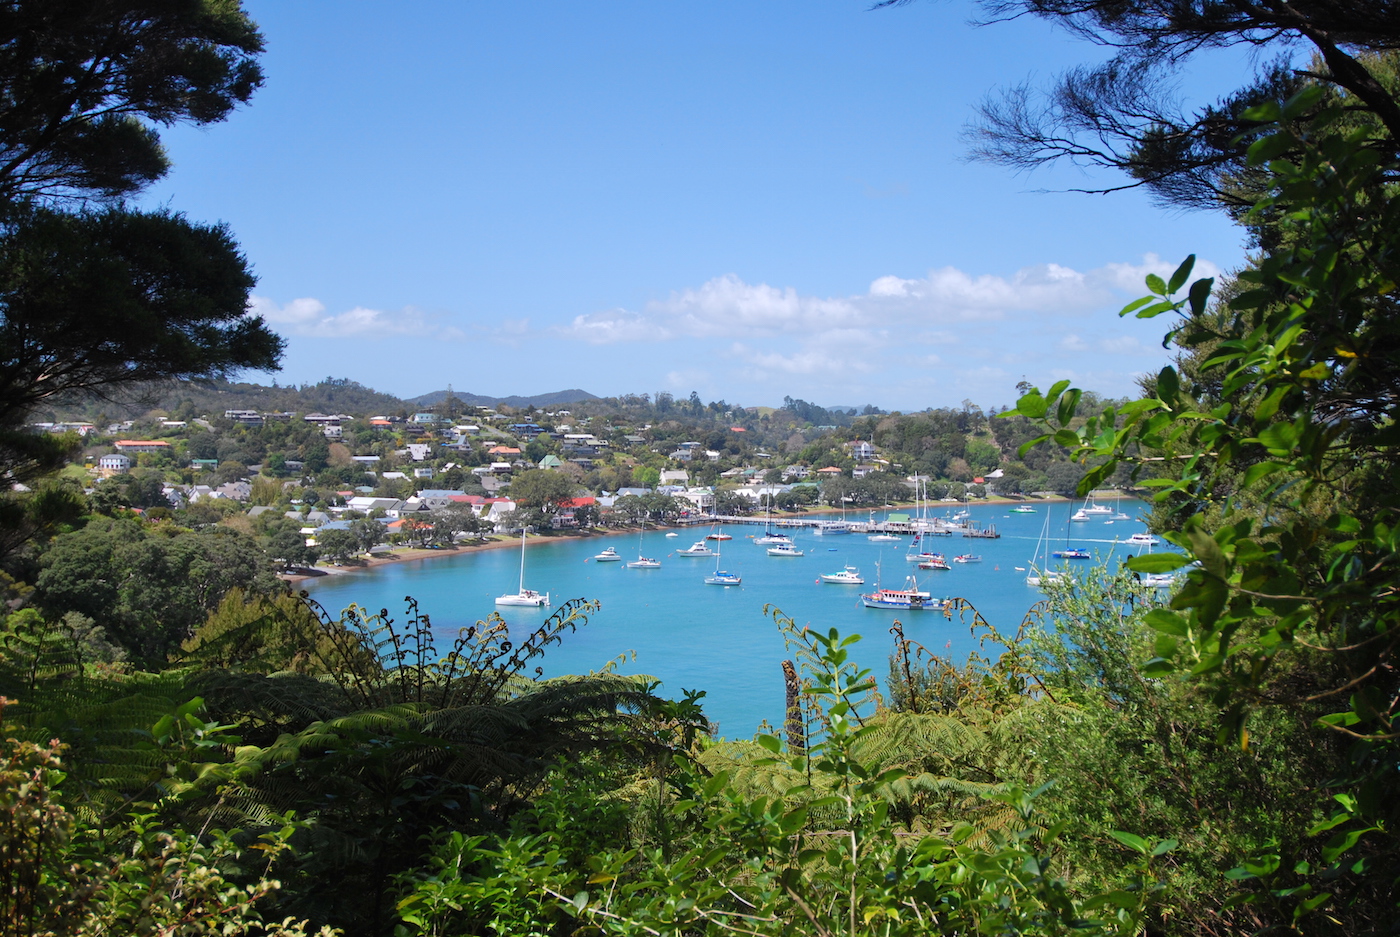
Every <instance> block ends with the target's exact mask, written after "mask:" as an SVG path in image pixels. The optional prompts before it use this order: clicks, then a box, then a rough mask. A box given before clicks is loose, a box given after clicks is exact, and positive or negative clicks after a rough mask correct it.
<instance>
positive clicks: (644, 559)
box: [627, 527, 661, 569]
mask: <svg viewBox="0 0 1400 937" xmlns="http://www.w3.org/2000/svg"><path fill="white" fill-rule="evenodd" d="M644 533H646V527H643V528H642V529H641V530H639V531H637V558H636V559H635V560H633V561H632V562H630V563H628V564H627V568H628V569H660V568H661V561H660V560H654V559H652V558H651V557H649V556H644V555H643V554H642V535H643V534H644Z"/></svg>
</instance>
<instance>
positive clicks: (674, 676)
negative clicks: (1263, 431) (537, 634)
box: [307, 500, 1145, 738]
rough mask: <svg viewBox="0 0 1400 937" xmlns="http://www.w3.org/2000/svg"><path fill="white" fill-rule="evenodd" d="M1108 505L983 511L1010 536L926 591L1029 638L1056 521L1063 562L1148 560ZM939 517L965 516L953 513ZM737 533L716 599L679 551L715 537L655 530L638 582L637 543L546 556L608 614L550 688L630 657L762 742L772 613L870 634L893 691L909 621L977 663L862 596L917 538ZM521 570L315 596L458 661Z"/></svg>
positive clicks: (984, 545) (923, 581)
mask: <svg viewBox="0 0 1400 937" xmlns="http://www.w3.org/2000/svg"><path fill="white" fill-rule="evenodd" d="M1104 503H1105V504H1108V505H1115V504H1116V505H1117V506H1118V509H1119V510H1120V511H1122V512H1123V513H1126V514H1128V515H1130V516H1131V518H1132V519H1131V520H1117V521H1114V522H1113V523H1111V524H1106V523H1105V522H1104V521H1103V520H1102V519H1095V520H1092V521H1089V522H1087V523H1074V524H1072V525H1071V524H1070V523H1069V516H1070V514H1071V513H1072V512H1073V510H1074V508H1075V507H1076V505H1071V504H1067V503H1061V504H1043V503H1042V504H1036V505H1034V507H1035V509H1036V513H1035V514H1011V513H1008V512H1007V508H1008V507H1009V505H974V506H972V507H971V509H970V510H971V512H972V518H973V520H974V521H976V522H977V523H978V524H980V525H981V526H983V527H986V526H988V525H995V526H996V528H997V530H998V531H1000V533H1001V538H1000V539H997V540H980V539H978V540H974V539H966V538H963V537H960V536H954V537H937V538H932V539H931V540H930V541H929V543H930V544H932V546H931V547H930V549H932V550H935V551H938V552H941V553H944V554H946V555H947V557H948V559H949V560H950V565H951V566H952V567H953V568H952V569H951V570H950V571H947V572H939V571H928V572H923V573H921V574H920V575H919V579H918V582H919V585H920V587H921V588H924V589H927V590H929V591H930V592H932V593H933V594H934V595H935V596H960V597H962V598H965V599H967V600H969V601H970V602H971V603H972V604H973V605H975V606H976V607H977V609H978V610H979V611H980V612H981V613H982V615H983V616H984V617H985V618H987V620H988V621H990V622H992V623H993V624H994V625H996V626H997V627H998V628H999V629H1001V630H1003V631H1007V632H1010V631H1014V630H1015V627H1016V625H1017V624H1018V623H1019V622H1020V621H1021V619H1022V618H1023V617H1024V616H1025V614H1026V611H1027V610H1028V609H1029V608H1030V607H1031V605H1033V604H1034V603H1035V602H1036V601H1037V600H1038V599H1039V597H1040V593H1039V591H1038V590H1036V589H1032V588H1030V587H1028V586H1026V584H1025V581H1024V577H1025V573H1024V572H1020V571H1018V570H1017V569H1016V567H1018V566H1020V567H1022V568H1024V567H1025V566H1026V565H1027V563H1028V561H1029V560H1030V559H1031V557H1032V555H1033V554H1034V552H1035V549H1036V545H1037V541H1038V539H1039V538H1040V535H1041V530H1042V527H1043V525H1045V522H1046V514H1047V512H1048V514H1049V530H1050V534H1049V540H1050V544H1051V547H1052V548H1058V547H1061V546H1064V545H1070V546H1083V547H1084V548H1086V549H1088V550H1089V551H1090V552H1092V553H1095V554H1096V555H1097V556H1098V557H1099V558H1100V559H1102V558H1104V557H1113V558H1118V559H1121V558H1123V557H1126V556H1128V555H1131V554H1133V553H1136V552H1138V550H1137V549H1136V548H1130V547H1126V546H1124V545H1122V544H1121V543H1120V544H1115V543H1114V541H1115V539H1117V540H1124V539H1126V538H1127V537H1129V536H1131V535H1132V534H1133V533H1136V532H1138V531H1141V530H1144V529H1145V528H1144V526H1143V525H1142V523H1141V522H1140V521H1139V520H1138V517H1139V515H1140V514H1141V513H1143V512H1144V511H1145V505H1143V504H1142V503H1141V502H1138V501H1127V500H1125V501H1120V502H1113V501H1108V502H1104ZM935 513H937V514H939V515H943V514H945V513H950V512H949V511H946V510H945V506H940V507H939V510H938V511H937V512H935ZM882 516H883V515H881V514H879V513H877V514H876V517H877V518H879V517H882ZM726 532H727V533H729V534H731V535H733V537H734V539H733V540H730V541H726V542H724V543H723V544H722V551H723V552H722V557H721V561H720V565H721V567H722V568H723V569H726V570H729V571H731V572H736V573H739V574H740V575H741V576H742V577H743V585H742V586H731V587H721V586H711V585H706V584H705V582H704V578H705V576H706V575H707V574H708V573H710V572H712V571H713V570H714V568H715V560H714V558H712V557H711V558H699V557H696V558H691V557H681V556H676V555H675V551H676V550H677V549H683V548H685V547H688V546H689V545H690V544H691V543H692V542H694V541H695V540H697V539H699V538H700V537H702V536H704V534H705V533H706V529H705V528H692V529H690V530H681V531H679V534H680V536H679V537H673V538H669V539H668V538H666V537H665V536H664V534H665V533H666V531H664V530H653V531H648V532H647V533H646V534H645V535H644V537H643V539H642V543H641V550H642V552H644V553H645V554H646V555H647V556H651V557H656V558H658V559H660V560H661V561H662V568H661V569H628V568H627V567H626V563H625V562H622V563H595V562H593V561H592V559H591V557H592V556H593V555H594V554H595V553H598V552H600V551H601V550H602V549H603V548H604V547H607V546H612V547H614V548H616V549H617V551H618V552H619V553H620V554H622V556H623V559H624V561H625V560H630V559H635V558H636V556H637V553H638V538H637V536H636V535H635V534H633V535H631V536H627V535H618V536H610V537H593V538H589V539H586V540H575V539H561V540H557V541H550V542H547V543H539V544H531V546H530V547H529V549H528V550H527V551H526V561H525V562H526V566H525V584H526V586H527V587H529V588H532V589H537V590H539V591H541V592H546V591H547V592H549V593H550V596H551V598H552V599H553V601H554V604H555V606H556V607H557V606H558V605H559V604H560V603H561V602H562V601H564V600H566V599H572V598H587V599H593V600H597V601H599V602H601V603H602V609H601V611H599V612H597V613H596V614H594V615H593V616H591V620H590V621H589V623H588V624H587V626H586V627H583V628H580V629H579V630H578V631H577V632H576V633H574V634H570V635H565V637H564V642H563V644H562V645H558V646H555V647H551V648H550V649H549V651H548V652H547V654H546V655H545V658H544V660H543V664H542V665H543V667H544V671H545V675H546V676H558V675H561V674H570V673H586V672H588V671H590V670H596V669H599V668H601V667H603V666H604V665H605V664H607V663H608V661H609V660H612V659H613V658H616V657H618V656H619V655H626V659H625V661H623V662H622V663H621V664H620V665H619V667H618V669H619V670H620V671H621V672H623V673H641V674H649V675H651V676H654V677H656V678H657V679H659V680H661V681H662V689H661V692H662V693H663V694H665V695H669V696H675V697H679V696H680V694H681V690H682V688H685V689H702V690H705V691H706V692H707V696H706V697H705V699H704V705H705V711H706V713H707V714H708V715H709V717H710V719H711V720H713V721H716V722H718V723H719V725H720V732H721V733H722V734H723V735H725V736H728V737H730V738H740V737H748V736H749V735H751V734H752V733H753V731H754V729H755V728H756V727H757V725H758V724H759V723H760V722H761V721H763V720H765V719H766V720H767V721H768V722H769V723H770V724H772V725H774V726H777V725H779V724H780V723H781V720H782V709H783V679H782V671H781V669H780V667H781V662H782V661H783V660H784V659H785V658H788V657H791V656H792V655H791V653H790V652H789V651H788V650H786V649H785V647H784V644H783V638H782V636H781V634H780V633H779V632H778V629H777V627H776V626H775V625H774V624H773V621H772V619H771V618H770V617H766V616H765V615H764V613H763V607H764V605H765V604H767V605H772V606H774V607H776V608H778V609H780V610H781V611H782V612H783V614H785V615H788V616H791V617H792V618H793V619H795V620H796V621H797V622H798V624H800V625H810V626H811V627H813V628H820V629H822V630H825V629H828V628H832V627H834V628H837V629H839V630H840V631H841V632H842V633H843V634H859V635H862V636H863V637H864V640H863V641H862V642H861V643H860V644H859V645H857V646H856V647H855V648H854V653H853V658H854V659H855V660H857V661H858V662H859V663H860V664H861V665H862V666H865V667H868V668H870V669H871V670H872V671H873V672H874V674H875V676H876V677H878V678H880V679H881V681H882V682H883V679H884V677H885V675H886V673H887V672H888V657H889V653H890V650H891V647H892V639H891V636H890V634H889V627H890V623H891V622H893V621H894V619H895V618H896V617H897V618H899V619H900V620H901V621H902V622H903V623H904V626H905V633H906V635H908V636H909V637H910V638H913V639H914V640H917V641H919V642H921V643H922V644H924V645H925V646H926V647H927V648H929V650H931V651H934V652H936V653H939V654H943V655H951V656H952V657H953V658H954V659H955V660H962V659H964V658H965V657H966V656H967V654H968V652H970V651H972V650H974V649H975V648H976V640H975V638H974V637H973V636H972V635H971V634H970V633H969V630H968V627H967V625H966V624H963V623H960V622H959V621H958V620H957V618H956V616H955V617H954V619H953V620H951V621H949V620H948V619H945V618H944V617H943V615H942V614H941V613H938V612H932V611H921V612H908V611H904V612H894V611H887V610H879V609H868V608H864V607H863V606H862V605H861V604H860V598H859V593H860V592H863V591H869V590H871V589H873V588H874V587H875V581H876V575H877V571H876V564H877V562H879V564H880V570H881V573H880V578H881V581H882V583H883V585H885V586H886V587H893V588H899V587H900V586H901V584H902V583H903V581H904V577H905V576H906V575H908V574H909V572H910V571H911V570H914V569H915V567H914V564H912V563H909V562H907V561H906V560H905V553H906V551H907V549H908V545H909V542H910V539H911V538H909V537H905V538H903V541H902V542H901V543H870V542H869V541H867V540H866V538H865V535H863V534H852V535H848V536H837V537H818V536H815V535H813V534H811V533H795V534H794V540H795V541H796V545H797V547H798V549H801V550H803V551H804V552H805V554H806V555H805V556H802V557H770V556H768V555H767V553H766V550H765V548H764V547H762V546H759V545H756V544H754V543H753V537H755V536H761V535H762V528H761V527H753V526H734V527H730V528H728V529H727V531H726ZM789 533H791V531H789ZM962 553H974V554H980V555H981V556H982V562H981V563H967V564H961V563H951V560H952V558H953V556H954V555H957V554H962ZM846 565H851V566H855V567H858V568H859V569H860V571H861V573H862V575H863V576H864V577H865V580H866V585H865V586H833V585H820V584H818V583H817V582H816V577H817V575H818V574H820V573H828V572H835V571H839V570H840V569H841V568H842V567H843V566H846ZM1084 565H1088V564H1087V563H1086V564H1084ZM915 571H916V570H915ZM519 572H520V552H519V551H518V550H490V551H484V552H479V553H464V554H460V555H455V556H451V557H443V558H438V559H432V560H428V561H424V562H405V563H402V564H397V565H394V564H390V565H385V566H380V567H377V568H375V569H373V570H369V571H366V572H363V573H356V574H352V575H346V576H334V577H326V578H324V579H321V580H317V581H315V582H313V583H309V584H307V588H308V590H309V591H310V593H311V595H312V597H313V598H314V599H316V600H317V601H319V602H320V603H322V604H323V605H325V606H326V607H327V608H328V609H330V610H331V611H332V612H334V611H336V610H338V609H340V608H342V607H344V606H346V605H349V604H351V603H352V602H354V603H359V604H360V605H362V606H364V607H366V608H370V609H375V610H377V609H380V608H388V609H389V611H390V613H391V614H393V615H394V616H395V617H398V618H402V617H403V614H402V612H403V608H404V604H403V599H404V597H405V596H413V597H414V598H416V599H417V600H418V603H419V606H420V607H421V608H422V610H423V611H425V612H427V613H428V614H429V615H430V616H431V618H432V621H433V625H434V630H435V632H436V633H437V635H438V638H439V648H440V649H446V648H447V647H448V646H449V645H450V644H451V641H452V639H453V638H455V637H456V634H457V630H458V629H459V628H462V627H465V626H467V625H469V624H471V623H472V622H474V621H476V620H478V619H481V618H485V617H486V616H487V615H489V614H490V613H491V612H492V611H495V610H496V607H495V605H494V604H493V600H494V599H495V597H496V596H498V595H501V594H503V593H513V592H515V591H516V588H517V585H518V581H519ZM500 611H501V612H502V614H503V616H504V617H505V619H506V621H507V622H509V623H511V624H512V625H514V624H517V623H518V624H520V625H521V626H524V627H526V628H533V627H534V626H536V625H537V624H538V623H539V622H540V621H542V620H543V619H544V618H545V617H546V616H547V615H548V614H549V610H547V609H528V608H502V609H500ZM634 654H635V658H634V656H633V655H634Z"/></svg>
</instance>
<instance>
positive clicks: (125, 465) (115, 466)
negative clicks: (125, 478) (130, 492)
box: [97, 452, 131, 478]
mask: <svg viewBox="0 0 1400 937" xmlns="http://www.w3.org/2000/svg"><path fill="white" fill-rule="evenodd" d="M130 471H131V456H128V455H122V454H121V453H120V452H118V453H116V454H115V455H104V456H103V457H102V458H100V459H98V460H97V472H98V474H99V475H101V476H102V477H103V478H111V477H112V476H113V475H125V474H126V473H127V472H130Z"/></svg>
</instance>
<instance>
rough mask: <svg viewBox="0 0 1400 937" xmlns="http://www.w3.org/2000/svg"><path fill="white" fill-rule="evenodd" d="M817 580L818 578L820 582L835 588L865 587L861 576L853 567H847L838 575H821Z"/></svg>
mask: <svg viewBox="0 0 1400 937" xmlns="http://www.w3.org/2000/svg"><path fill="white" fill-rule="evenodd" d="M818 578H820V579H821V581H822V582H829V583H831V584H832V585H837V586H863V585H865V579H864V578H863V577H862V576H861V574H860V570H858V569H856V568H855V567H854V566H847V567H846V568H845V569H843V570H841V571H840V572H839V573H822V574H821V576H820V577H818Z"/></svg>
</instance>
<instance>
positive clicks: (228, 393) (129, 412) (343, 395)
mask: <svg viewBox="0 0 1400 937" xmlns="http://www.w3.org/2000/svg"><path fill="white" fill-rule="evenodd" d="M406 408H407V407H406V405H405V404H404V402H403V401H402V400H400V399H399V398H397V397H395V396H393V395H391V394H382V393H380V392H379V391H377V390H374V389H373V388H370V387H365V386H364V385H363V384H360V383H358V382H356V381H352V380H349V379H347V378H326V379H325V380H324V381H321V382H320V383H318V384H303V385H301V386H300V387H298V386H296V385H295V384H291V385H284V386H274V387H268V386H267V385H265V384H245V383H241V382H238V383H235V382H231V381H173V382H171V383H168V384H147V385H144V386H142V387H136V388H127V389H125V391H124V392H123V396H122V398H121V399H120V400H86V399H84V400H74V401H68V402H60V403H54V404H52V405H50V406H48V407H44V408H41V409H40V410H38V411H37V412H36V414H35V419H58V420H71V419H95V418H97V416H98V415H99V414H100V415H102V416H105V417H106V418H107V419H117V418H123V417H135V416H140V415H141V414H143V413H145V412H147V411H148V410H151V409H159V410H164V411H166V412H167V413H172V414H173V413H180V414H181V415H182V418H183V417H187V416H198V415H200V414H214V415H216V416H220V415H222V414H223V412H224V411H225V410H290V411H293V412H296V413H310V412H313V411H317V410H319V411H321V412H322V413H352V414H365V415H368V414H372V413H396V412H398V411H399V410H403V409H406Z"/></svg>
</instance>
